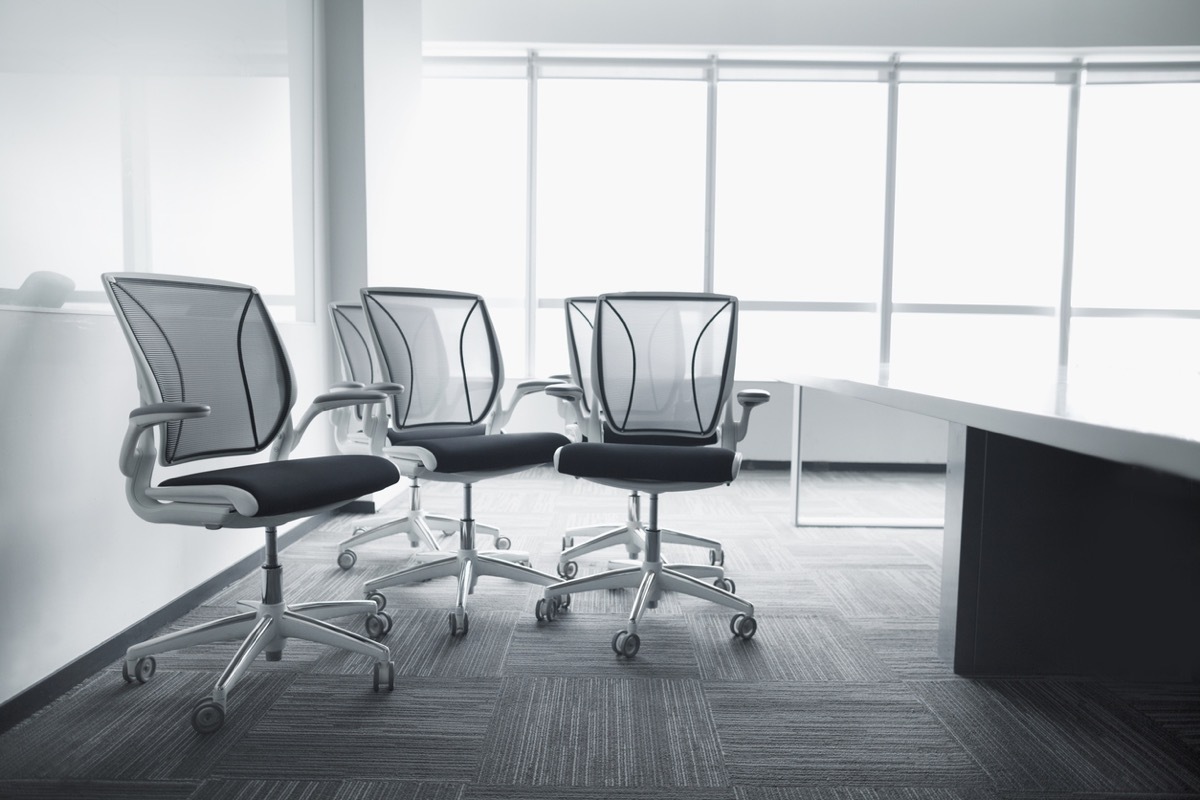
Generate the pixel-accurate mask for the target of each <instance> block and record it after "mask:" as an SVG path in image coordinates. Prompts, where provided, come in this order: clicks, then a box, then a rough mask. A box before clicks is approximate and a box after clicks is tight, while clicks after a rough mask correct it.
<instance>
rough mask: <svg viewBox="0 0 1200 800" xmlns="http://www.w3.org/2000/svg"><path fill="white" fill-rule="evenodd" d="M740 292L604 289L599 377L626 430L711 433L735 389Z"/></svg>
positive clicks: (614, 423) (605, 401)
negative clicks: (734, 294) (607, 291)
mask: <svg viewBox="0 0 1200 800" xmlns="http://www.w3.org/2000/svg"><path fill="white" fill-rule="evenodd" d="M737 308H738V307H737V299H736V298H734V297H732V296H728V295H715V294H688V293H671V294H652V293H643V292H637V293H621V294H608V295H601V297H600V298H599V302H598V304H597V307H596V328H595V336H596V340H595V351H594V360H595V363H594V369H595V375H594V376H593V381H594V383H595V387H596V394H597V400H598V402H600V404H601V407H602V408H603V410H604V417H605V422H606V423H607V425H608V426H609V427H610V428H611V429H612V430H613V431H614V432H615V433H617V434H618V435H622V434H624V435H629V434H639V433H640V434H654V435H669V436H685V437H695V438H706V437H710V436H711V435H712V434H713V432H714V431H715V430H716V428H717V426H718V425H719V424H720V422H721V413H722V411H723V409H724V405H725V403H726V401H727V400H728V399H729V395H730V392H731V391H732V388H733V372H734V361H735V354H736V352H737Z"/></svg>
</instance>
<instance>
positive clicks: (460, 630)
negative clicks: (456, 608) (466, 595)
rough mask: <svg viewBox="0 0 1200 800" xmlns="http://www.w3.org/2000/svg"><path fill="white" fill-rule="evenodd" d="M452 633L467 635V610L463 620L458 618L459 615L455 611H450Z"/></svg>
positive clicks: (452, 634)
mask: <svg viewBox="0 0 1200 800" xmlns="http://www.w3.org/2000/svg"><path fill="white" fill-rule="evenodd" d="M450 635H451V636H466V635H467V612H465V611H464V612H463V615H462V622H461V623H460V622H459V620H458V615H457V614H455V612H453V611H451V612H450Z"/></svg>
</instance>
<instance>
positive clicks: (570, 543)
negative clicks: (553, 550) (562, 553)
mask: <svg viewBox="0 0 1200 800" xmlns="http://www.w3.org/2000/svg"><path fill="white" fill-rule="evenodd" d="M574 546H575V537H574V536H564V537H563V538H562V549H563V550H568V549H570V548H572V547H574Z"/></svg>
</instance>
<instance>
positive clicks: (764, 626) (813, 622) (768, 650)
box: [638, 614, 896, 682]
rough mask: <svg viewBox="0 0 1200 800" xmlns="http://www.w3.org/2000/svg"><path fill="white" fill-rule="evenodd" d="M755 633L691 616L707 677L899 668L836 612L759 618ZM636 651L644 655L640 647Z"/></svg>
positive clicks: (881, 673) (882, 676)
mask: <svg viewBox="0 0 1200 800" xmlns="http://www.w3.org/2000/svg"><path fill="white" fill-rule="evenodd" d="M756 619H757V620H758V623H759V628H758V632H757V633H756V634H755V636H754V638H753V639H749V640H742V639H738V638H735V637H734V636H733V635H732V634H731V632H730V630H729V626H728V625H715V624H713V620H712V618H711V617H708V616H704V617H692V618H690V619H689V622H690V626H691V633H692V637H693V638H694V639H695V641H696V648H695V650H696V657H697V658H698V659H699V662H700V673H701V675H702V677H703V678H704V679H705V680H716V681H858V682H864V681H880V682H886V681H892V680H895V679H896V676H895V674H894V673H893V672H892V671H891V670H890V669H888V667H887V666H886V665H885V664H884V663H883V662H882V661H881V660H880V659H879V657H878V655H876V654H875V652H874V651H873V650H871V648H869V647H867V645H866V644H865V643H864V641H863V640H862V638H861V637H860V636H859V635H858V634H857V633H856V632H855V631H854V629H853V628H851V627H850V626H849V625H847V624H846V622H845V621H844V620H842V619H841V618H839V617H835V616H817V615H807V616H780V615H774V614H765V615H762V616H760V617H757V618H756ZM638 657H639V658H640V657H641V654H640V653H639V655H638Z"/></svg>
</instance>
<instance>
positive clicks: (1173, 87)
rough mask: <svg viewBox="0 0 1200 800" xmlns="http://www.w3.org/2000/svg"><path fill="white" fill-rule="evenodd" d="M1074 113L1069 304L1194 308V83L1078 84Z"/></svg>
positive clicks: (1199, 176) (1197, 288)
mask: <svg viewBox="0 0 1200 800" xmlns="http://www.w3.org/2000/svg"><path fill="white" fill-rule="evenodd" d="M1079 113H1080V124H1079V166H1078V177H1077V179H1076V185H1077V187H1078V189H1077V193H1076V194H1077V199H1076V223H1075V265H1074V276H1073V281H1072V289H1073V292H1072V297H1071V302H1072V305H1074V306H1080V307H1089V306H1091V307H1132V308H1156V309H1170V308H1176V309H1193V310H1194V309H1200V240H1198V239H1197V238H1196V224H1197V220H1200V192H1197V188H1196V187H1197V186H1200V147H1198V146H1197V142H1200V84H1196V83H1179V84H1160V85H1154V84H1134V85H1110V86H1104V85H1098V86H1086V87H1084V90H1083V96H1082V99H1081V101H1080V111H1079ZM1180 344H1182V343H1180ZM1188 349H1189V350H1194V348H1193V347H1190V346H1189V348H1188Z"/></svg>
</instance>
